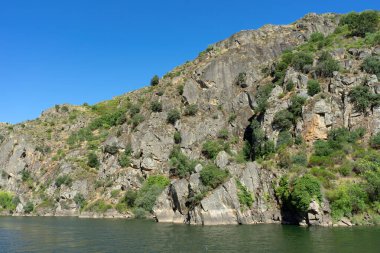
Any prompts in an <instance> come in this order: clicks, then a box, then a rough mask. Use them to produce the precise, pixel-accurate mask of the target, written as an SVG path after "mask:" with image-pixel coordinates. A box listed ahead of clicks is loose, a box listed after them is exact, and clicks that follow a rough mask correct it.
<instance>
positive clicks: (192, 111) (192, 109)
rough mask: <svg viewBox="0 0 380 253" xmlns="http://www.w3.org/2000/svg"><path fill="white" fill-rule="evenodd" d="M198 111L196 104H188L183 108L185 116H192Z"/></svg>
mask: <svg viewBox="0 0 380 253" xmlns="http://www.w3.org/2000/svg"><path fill="white" fill-rule="evenodd" d="M197 112H198V106H197V105H196V104H192V105H188V106H187V107H186V109H185V115H186V116H194V115H195V114H197Z"/></svg>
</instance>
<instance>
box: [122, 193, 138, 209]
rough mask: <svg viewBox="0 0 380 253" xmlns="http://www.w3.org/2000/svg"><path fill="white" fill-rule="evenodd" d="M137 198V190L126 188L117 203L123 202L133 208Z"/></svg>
mask: <svg viewBox="0 0 380 253" xmlns="http://www.w3.org/2000/svg"><path fill="white" fill-rule="evenodd" d="M136 199H137V191H134V190H128V191H126V193H125V195H124V196H123V197H122V198H121V199H120V201H119V204H125V205H126V207H129V208H133V207H134V206H135V202H136Z"/></svg>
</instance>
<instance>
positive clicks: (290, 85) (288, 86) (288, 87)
mask: <svg viewBox="0 0 380 253" xmlns="http://www.w3.org/2000/svg"><path fill="white" fill-rule="evenodd" d="M285 89H286V91H288V92H290V91H292V90H293V89H294V83H293V82H292V81H289V82H287V83H286V87H285Z"/></svg>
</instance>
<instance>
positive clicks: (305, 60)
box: [291, 52, 313, 73]
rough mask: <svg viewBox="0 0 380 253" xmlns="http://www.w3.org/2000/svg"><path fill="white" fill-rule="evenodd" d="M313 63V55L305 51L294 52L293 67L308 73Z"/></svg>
mask: <svg viewBox="0 0 380 253" xmlns="http://www.w3.org/2000/svg"><path fill="white" fill-rule="evenodd" d="M312 64H313V56H312V55H311V54H309V53H305V52H298V53H294V56H293V58H292V61H291V65H292V66H293V68H294V69H295V70H298V71H301V72H303V73H308V72H309V70H310V67H311V66H312Z"/></svg>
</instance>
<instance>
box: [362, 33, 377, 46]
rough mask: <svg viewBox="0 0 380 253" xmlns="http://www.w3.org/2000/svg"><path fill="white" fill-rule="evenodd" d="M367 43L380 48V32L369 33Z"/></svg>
mask: <svg viewBox="0 0 380 253" xmlns="http://www.w3.org/2000/svg"><path fill="white" fill-rule="evenodd" d="M365 42H366V44H367V45H370V46H378V45H380V31H378V32H376V33H368V34H367V35H366V36H365Z"/></svg>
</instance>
